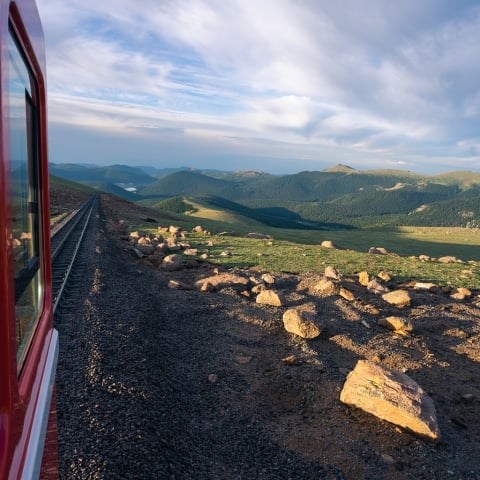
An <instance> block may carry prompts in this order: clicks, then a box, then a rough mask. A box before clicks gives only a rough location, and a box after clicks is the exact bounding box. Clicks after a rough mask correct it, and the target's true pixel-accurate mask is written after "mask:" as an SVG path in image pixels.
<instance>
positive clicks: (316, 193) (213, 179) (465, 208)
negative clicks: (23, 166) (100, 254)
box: [51, 164, 480, 228]
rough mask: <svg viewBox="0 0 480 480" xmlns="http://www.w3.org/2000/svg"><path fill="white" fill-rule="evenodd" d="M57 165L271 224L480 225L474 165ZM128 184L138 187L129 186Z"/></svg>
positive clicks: (74, 174) (109, 187)
mask: <svg viewBox="0 0 480 480" xmlns="http://www.w3.org/2000/svg"><path fill="white" fill-rule="evenodd" d="M51 172H52V174H54V175H57V176H59V177H63V178H66V179H69V180H73V181H77V182H80V183H84V184H86V185H89V186H93V187H95V188H98V189H101V190H104V191H107V192H111V193H114V194H116V195H119V196H122V197H124V198H126V199H128V200H131V201H136V200H141V199H146V198H148V199H157V200H158V201H160V200H162V199H167V198H171V197H190V198H193V197H199V199H200V200H201V201H202V202H204V203H205V202H207V203H209V202H210V203H212V202H213V203H214V204H215V205H216V206H217V207H218V206H219V205H222V206H223V207H224V208H226V209H232V211H234V210H235V211H237V212H240V211H241V213H242V215H246V216H249V217H251V218H252V219H256V220H260V221H263V222H264V223H269V224H270V225H272V224H275V225H277V224H278V223H279V222H280V224H282V225H283V226H285V227H287V228H299V226H302V227H301V228H315V226H317V225H320V224H325V223H329V224H334V225H339V224H341V225H350V226H372V225H378V226H381V225H387V224H388V225H396V224H397V225H420V226H422V225H424V226H463V227H465V226H467V227H478V226H480V173H475V172H463V171H459V172H451V173H445V174H441V175H433V176H427V175H420V174H417V173H414V172H411V171H405V170H369V171H365V170H363V171H362V170H356V169H353V168H351V167H349V166H347V165H335V166H333V167H330V168H328V169H325V170H323V171H312V172H299V173H296V174H291V175H271V174H267V173H264V172H256V171H248V172H226V171H219V170H194V169H189V168H186V167H180V168H172V169H155V168H154V167H129V166H125V165H111V166H108V167H97V166H84V165H75V164H66V165H61V164H52V165H51ZM128 187H130V188H135V189H136V193H132V192H127V191H126V190H125V188H128ZM174 204H178V202H177V203H174ZM295 226H296V227H295Z"/></svg>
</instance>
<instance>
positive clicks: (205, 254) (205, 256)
mask: <svg viewBox="0 0 480 480" xmlns="http://www.w3.org/2000/svg"><path fill="white" fill-rule="evenodd" d="M200 258H201V259H202V260H206V259H207V258H208V253H202V254H201V255H200Z"/></svg>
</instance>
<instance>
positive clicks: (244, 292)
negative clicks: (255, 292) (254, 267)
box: [240, 290, 250, 298]
mask: <svg viewBox="0 0 480 480" xmlns="http://www.w3.org/2000/svg"><path fill="white" fill-rule="evenodd" d="M240 295H242V296H243V297H246V298H249V297H250V292H249V291H248V290H242V291H241V292H240Z"/></svg>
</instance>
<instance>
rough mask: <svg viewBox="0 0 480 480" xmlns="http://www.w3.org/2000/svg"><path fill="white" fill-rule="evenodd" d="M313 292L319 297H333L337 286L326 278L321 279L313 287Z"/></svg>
mask: <svg viewBox="0 0 480 480" xmlns="http://www.w3.org/2000/svg"><path fill="white" fill-rule="evenodd" d="M313 292H314V293H316V294H320V295H325V296H328V295H335V294H336V293H337V286H336V285H335V284H334V283H333V282H332V281H331V280H329V279H328V278H322V279H321V280H320V281H319V282H318V283H317V284H316V285H315V286H314V287H313Z"/></svg>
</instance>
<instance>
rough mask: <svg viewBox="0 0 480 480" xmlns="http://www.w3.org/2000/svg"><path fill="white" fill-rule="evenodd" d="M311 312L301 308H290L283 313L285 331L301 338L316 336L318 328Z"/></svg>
mask: <svg viewBox="0 0 480 480" xmlns="http://www.w3.org/2000/svg"><path fill="white" fill-rule="evenodd" d="M315 320H316V316H315V314H314V313H313V312H309V311H307V310H302V309H301V308H290V309H288V310H287V311H286V312H285V313H284V314H283V326H284V327H285V330H286V331H287V332H290V333H293V334H295V335H298V336H299V337H302V338H317V337H318V336H319V335H320V328H319V327H318V325H317V324H316V322H315Z"/></svg>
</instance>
